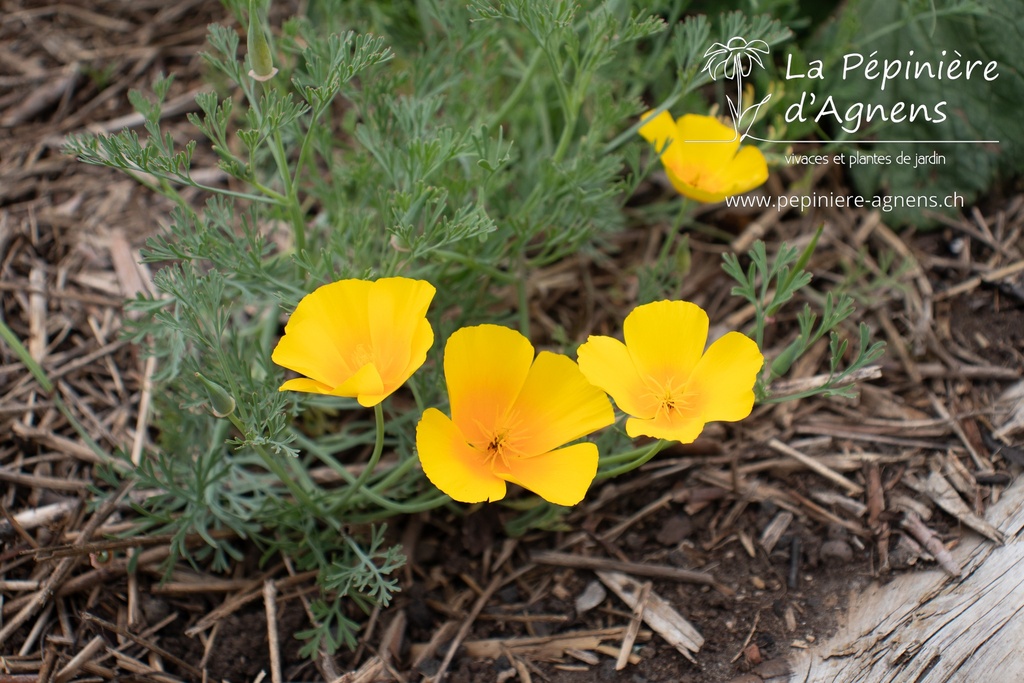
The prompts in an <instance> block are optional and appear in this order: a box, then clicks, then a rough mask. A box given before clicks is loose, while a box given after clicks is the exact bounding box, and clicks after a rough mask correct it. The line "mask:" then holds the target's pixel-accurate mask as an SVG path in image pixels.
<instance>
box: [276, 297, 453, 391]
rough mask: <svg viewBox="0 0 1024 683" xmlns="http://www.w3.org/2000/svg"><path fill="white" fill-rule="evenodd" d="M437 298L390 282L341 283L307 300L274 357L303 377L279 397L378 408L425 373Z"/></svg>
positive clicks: (292, 381)
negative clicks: (323, 397)
mask: <svg viewBox="0 0 1024 683" xmlns="http://www.w3.org/2000/svg"><path fill="white" fill-rule="evenodd" d="M435 291H436V290H435V289H434V286H433V285H431V284H430V283H429V282H425V281H423V280H411V279H409V278H403V277H391V278H381V279H380V280H376V281H369V280H339V281H338V282H332V283H331V284H327V285H323V286H322V287H319V288H318V289H316V290H314V291H313V292H311V293H309V294H307V295H306V296H305V297H303V298H302V300H301V301H299V305H298V306H296V307H295V312H294V313H292V316H291V318H290V319H289V320H288V324H287V325H286V326H285V330H284V336H283V337H281V340H280V341H279V342H278V343H277V348H275V349H274V353H273V355H272V356H271V358H272V359H273V361H274V362H275V363H277V364H278V365H281V366H283V367H286V368H288V369H290V370H294V371H295V372H297V373H299V374H300V375H304V377H299V378H296V379H290V380H288V381H287V382H285V383H284V384H282V385H281V387H280V390H281V391H306V392H310V393H314V394H329V395H331V396H347V397H350V398H355V399H356V400H357V401H359V404H360V405H362V406H365V407H371V406H375V405H377V404H379V403H380V402H381V401H383V400H384V399H385V398H387V397H388V396H389V395H390V394H391V393H392V392H394V391H395V390H396V389H398V387H400V386H402V385H403V384H404V383H405V381H406V380H408V379H409V377H411V376H412V373H414V372H416V370H417V369H419V367H420V366H421V365H423V361H424V360H425V359H426V357H427V350H428V349H429V348H430V346H431V345H432V344H433V343H434V331H433V330H432V329H431V327H430V323H429V322H427V318H426V314H427V307H428V306H430V301H431V299H433V298H434V292H435Z"/></svg>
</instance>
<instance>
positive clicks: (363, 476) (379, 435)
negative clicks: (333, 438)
mask: <svg viewBox="0 0 1024 683" xmlns="http://www.w3.org/2000/svg"><path fill="white" fill-rule="evenodd" d="M373 417H374V419H375V420H376V423H377V430H376V441H375V442H374V444H373V453H371V454H370V460H369V462H367V463H366V467H364V468H363V471H362V472H360V473H359V477H358V478H356V480H355V482H353V483H352V484H351V485H350V486H349V487H348V488H347V489H346V490H345V492H344V493H343V494H341V499H340V500H338V502H337V503H336V504H334V505H333V506H331V507H333V508H334V509H335V510H343V509H345V506H346V505H348V503H349V501H350V500H351V499H352V495H353V494H355V493H356V492H362V491H363V488H364V484H366V482H367V481H369V479H370V476H371V475H372V474H373V470H374V469H375V468H376V467H377V463H378V462H380V455H381V453H383V452H384V408H383V407H382V406H381V404H380V403H378V404H377V405H375V406H374V407H373Z"/></svg>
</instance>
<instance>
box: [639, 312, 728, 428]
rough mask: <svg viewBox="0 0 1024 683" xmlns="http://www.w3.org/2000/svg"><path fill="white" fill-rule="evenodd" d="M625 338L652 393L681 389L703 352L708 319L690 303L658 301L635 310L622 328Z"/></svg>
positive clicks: (705, 314)
mask: <svg viewBox="0 0 1024 683" xmlns="http://www.w3.org/2000/svg"><path fill="white" fill-rule="evenodd" d="M622 334H623V337H624V338H625V340H626V348H627V349H629V355H630V357H632V359H633V364H634V365H635V366H636V369H637V372H638V373H639V374H640V376H641V377H642V378H644V379H645V381H646V383H647V385H648V387H649V388H650V389H652V390H658V391H660V390H665V389H670V388H673V387H679V388H681V387H682V385H683V384H684V383H685V382H686V381H687V380H688V379H689V377H690V373H691V372H693V368H694V367H695V366H696V365H697V361H698V360H700V356H701V352H702V351H703V350H704V343H705V342H706V341H707V336H708V316H707V313H705V312H704V310H703V309H701V307H700V306H698V305H696V304H693V303H690V302H689V301H655V302H654V303H650V304H645V305H643V306H637V307H636V308H634V309H633V311H632V312H631V313H630V314H629V315H628V316H626V320H625V321H624V322H623V324H622ZM627 412H628V411H627Z"/></svg>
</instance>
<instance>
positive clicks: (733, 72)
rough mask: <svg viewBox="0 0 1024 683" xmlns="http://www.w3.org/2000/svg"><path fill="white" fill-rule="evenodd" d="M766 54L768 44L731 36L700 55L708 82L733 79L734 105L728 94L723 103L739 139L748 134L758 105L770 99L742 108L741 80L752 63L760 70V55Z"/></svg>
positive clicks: (766, 98) (746, 74) (762, 66)
mask: <svg viewBox="0 0 1024 683" xmlns="http://www.w3.org/2000/svg"><path fill="white" fill-rule="evenodd" d="M768 52H769V47H768V43H766V42H764V41H763V40H749V41H748V40H747V39H745V38H743V37H742V36H734V37H733V38H730V39H729V42H728V43H725V44H724V45H723V44H722V43H714V44H713V45H712V46H711V47H709V48H708V49H707V51H706V52H705V53H704V56H705V57H706V58H707V60H708V61H707V62H706V63H705V64H704V68H703V69H701V71H706V72H707V73H708V76H710V77H711V80H713V81H715V80H718V76H719V75H721V76H722V77H723V78H725V79H730V78H735V79H736V101H735V102H734V101H733V100H732V98H731V97H729V96H728V95H726V101H728V103H729V112H730V113H731V114H732V120H733V128H734V129H735V131H736V134H737V135H738V136H739V137H740V140H742V139H743V138H745V137H747V136H748V135H749V133H750V127H751V126H752V125H754V121H755V120H757V112H758V110H759V109H760V108H761V105H763V104H764V103H765V102H767V101H768V100H770V99H771V97H772V96H771V93H769V94H768V95H765V97H764V99H762V100H761V101H760V102H757V103H756V104H752V105H751V106H749V107H747V108H746V109H743V78H744V76H749V75H750V72H751V69H753V67H754V63H755V62H757V65H758V66H759V67H761V68H762V69H763V68H764V62H762V61H761V55H765V56H767V55H768ZM747 118H749V121H748V122H747V124H746V127H745V128H743V122H744V120H745V119H747ZM741 128H743V132H742V133H740V130H741Z"/></svg>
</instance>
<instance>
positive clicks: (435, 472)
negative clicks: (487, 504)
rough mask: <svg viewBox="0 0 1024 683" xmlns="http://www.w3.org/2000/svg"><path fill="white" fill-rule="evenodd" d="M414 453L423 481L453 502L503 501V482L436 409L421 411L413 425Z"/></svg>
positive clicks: (453, 425)
mask: <svg viewBox="0 0 1024 683" xmlns="http://www.w3.org/2000/svg"><path fill="white" fill-rule="evenodd" d="M416 452H417V454H418V455H419V458H420V464H421V465H422V466H423V473H424V474H426V475H427V479H429V480H430V481H431V483H433V484H434V486H436V487H437V488H439V489H441V490H442V491H444V492H445V493H447V494H448V495H449V496H451V497H452V499H453V500H457V501H459V502H460V503H481V502H483V501H491V500H500V499H502V498H504V497H505V482H504V480H502V479H501V478H500V477H497V476H495V475H494V474H492V473H491V470H490V468H489V467H488V466H487V460H486V458H485V457H484V456H483V454H482V453H480V452H479V451H477V450H474V449H473V448H472V447H471V446H470V445H469V444H468V443H466V437H465V436H463V435H462V434H461V433H460V432H459V429H458V428H457V427H456V426H455V424H454V423H453V422H452V421H451V420H449V419H448V417H447V416H445V414H444V413H442V412H441V411H439V410H437V409H436V408H427V410H425V411H423V417H421V418H420V422H419V424H418V425H416Z"/></svg>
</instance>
